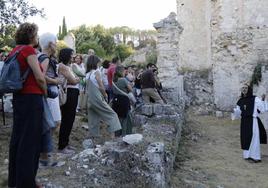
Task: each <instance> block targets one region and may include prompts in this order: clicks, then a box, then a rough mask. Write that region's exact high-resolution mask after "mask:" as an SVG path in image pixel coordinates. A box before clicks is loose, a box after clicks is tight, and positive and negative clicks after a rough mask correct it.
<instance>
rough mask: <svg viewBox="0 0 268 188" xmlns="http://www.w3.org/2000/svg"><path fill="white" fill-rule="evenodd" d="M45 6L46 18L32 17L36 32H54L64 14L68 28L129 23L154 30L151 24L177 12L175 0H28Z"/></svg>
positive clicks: (131, 25)
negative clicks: (37, 28) (36, 26)
mask: <svg viewBox="0 0 268 188" xmlns="http://www.w3.org/2000/svg"><path fill="white" fill-rule="evenodd" d="M28 1H29V3H30V4H34V5H35V6H37V7H38V8H44V9H45V14H46V18H45V19H41V18H31V19H30V20H28V21H31V22H35V23H37V24H38V26H39V30H40V32H39V33H44V32H52V33H55V34H56V33H57V32H58V28H59V25H60V24H61V23H62V18H63V16H65V17H66V23H67V27H68V29H71V28H73V27H76V26H79V25H82V24H86V25H88V26H91V25H96V24H101V25H104V26H105V27H114V26H129V27H131V28H134V29H153V26H152V25H153V23H155V22H158V21H160V20H161V19H163V18H165V17H167V16H168V15H169V13H170V12H176V0H28Z"/></svg>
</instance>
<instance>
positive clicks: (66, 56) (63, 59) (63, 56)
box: [59, 48, 74, 65]
mask: <svg viewBox="0 0 268 188" xmlns="http://www.w3.org/2000/svg"><path fill="white" fill-rule="evenodd" d="M73 51H74V50H73V49H71V48H63V49H61V50H60V53H59V62H60V63H63V64H64V65H67V64H69V63H70V62H71V59H72V53H73Z"/></svg>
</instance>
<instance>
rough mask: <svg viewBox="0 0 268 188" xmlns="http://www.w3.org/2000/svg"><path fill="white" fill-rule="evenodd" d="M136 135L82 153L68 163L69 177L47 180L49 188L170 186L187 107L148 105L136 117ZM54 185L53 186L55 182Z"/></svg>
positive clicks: (139, 110) (57, 174)
mask: <svg viewBox="0 0 268 188" xmlns="http://www.w3.org/2000/svg"><path fill="white" fill-rule="evenodd" d="M134 117H135V120H136V122H137V123H138V124H137V127H135V128H136V130H137V131H136V134H133V135H127V136H125V137H123V138H117V139H113V140H111V141H109V142H105V143H104V144H103V145H96V147H95V148H92V146H90V144H89V146H90V147H89V148H87V149H85V150H84V151H81V152H80V153H78V154H76V155H74V156H72V157H71V159H70V160H68V161H66V164H65V165H64V166H63V167H62V168H64V169H65V174H62V173H61V174H59V173H56V175H55V174H54V176H52V177H50V179H47V180H46V181H47V182H50V183H48V184H47V185H46V187H48V188H62V187H65V186H63V185H68V186H66V187H110V188H125V187H136V188H144V187H148V188H166V187H169V182H170V177H171V174H172V171H173V164H174V162H175V157H176V154H177V150H178V146H179V141H180V137H181V130H182V126H183V123H184V106H183V105H181V107H180V108H175V107H173V106H171V105H160V104H155V105H144V106H142V107H141V108H139V109H137V110H136V111H135V114H134ZM137 133H138V134H137ZM52 182H53V183H52Z"/></svg>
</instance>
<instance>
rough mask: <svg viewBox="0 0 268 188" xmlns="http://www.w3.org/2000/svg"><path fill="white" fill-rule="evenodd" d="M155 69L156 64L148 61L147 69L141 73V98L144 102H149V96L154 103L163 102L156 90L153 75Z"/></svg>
mask: <svg viewBox="0 0 268 188" xmlns="http://www.w3.org/2000/svg"><path fill="white" fill-rule="evenodd" d="M155 69H156V66H155V65H154V64H152V63H149V64H148V65H147V70H146V71H145V72H143V73H142V75H141V88H142V98H143V101H144V103H150V97H151V98H152V99H153V100H154V101H155V102H156V103H161V104H162V103H163V100H162V99H161V97H160V96H159V94H158V92H157V90H156V80H155V77H154V70H155Z"/></svg>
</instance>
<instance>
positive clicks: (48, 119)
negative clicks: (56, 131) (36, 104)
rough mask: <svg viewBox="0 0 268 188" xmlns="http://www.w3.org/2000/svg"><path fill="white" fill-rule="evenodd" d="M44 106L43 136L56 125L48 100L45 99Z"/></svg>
mask: <svg viewBox="0 0 268 188" xmlns="http://www.w3.org/2000/svg"><path fill="white" fill-rule="evenodd" d="M43 104H44V112H43V127H42V134H44V133H45V132H47V131H48V130H50V129H51V128H55V127H56V124H55V121H54V119H53V116H52V114H51V111H50V109H49V106H48V103H47V100H46V99H45V98H43Z"/></svg>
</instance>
